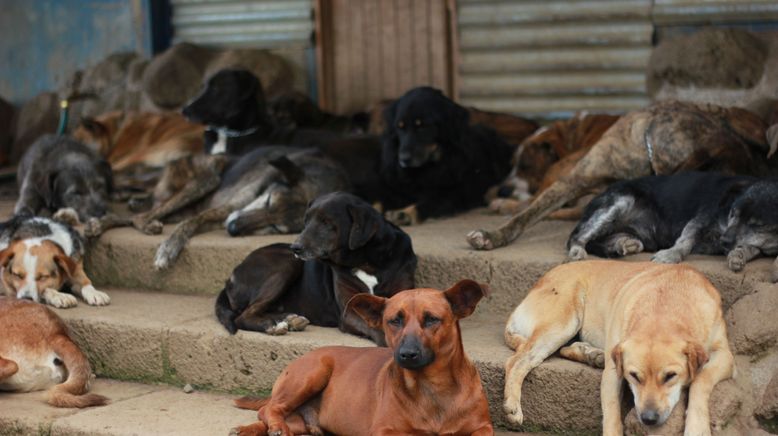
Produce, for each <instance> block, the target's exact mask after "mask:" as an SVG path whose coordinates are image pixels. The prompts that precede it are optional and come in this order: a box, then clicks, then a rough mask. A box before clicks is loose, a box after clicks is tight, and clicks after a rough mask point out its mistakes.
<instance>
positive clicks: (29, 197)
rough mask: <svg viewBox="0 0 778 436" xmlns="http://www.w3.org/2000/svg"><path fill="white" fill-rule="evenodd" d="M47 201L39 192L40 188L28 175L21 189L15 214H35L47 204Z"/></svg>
mask: <svg viewBox="0 0 778 436" xmlns="http://www.w3.org/2000/svg"><path fill="white" fill-rule="evenodd" d="M45 205H46V204H45V201H44V199H43V198H41V196H40V194H38V189H37V187H36V186H35V184H34V183H31V182H30V178H29V177H26V178H25V179H24V182H22V188H21V189H20V190H19V200H17V201H16V205H15V206H14V215H35V214H37V213H38V211H39V210H41V209H43V207H44V206H45Z"/></svg>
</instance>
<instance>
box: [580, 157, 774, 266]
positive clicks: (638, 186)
mask: <svg viewBox="0 0 778 436" xmlns="http://www.w3.org/2000/svg"><path fill="white" fill-rule="evenodd" d="M776 201H778V179H762V180H760V179H758V178H755V177H748V176H727V175H723V174H718V173H701V172H689V173H681V174H676V175H672V176H648V177H641V178H638V179H634V180H626V181H622V182H619V183H615V184H613V185H611V186H610V187H609V188H608V189H607V191H605V192H604V193H603V194H601V195H599V196H597V197H595V198H594V199H593V200H592V202H591V203H589V206H587V208H586V210H585V212H584V217H583V218H582V219H581V221H580V222H579V223H578V226H576V228H575V229H574V230H573V232H572V233H571V234H570V238H569V239H568V241H567V249H568V256H569V257H570V259H572V260H580V259H583V258H584V257H586V255H587V253H588V252H591V253H593V254H596V255H597V256H601V257H621V256H625V255H628V254H634V253H639V252H641V251H644V250H645V251H657V250H659V251H657V253H656V254H654V257H653V259H654V260H655V261H657V262H664V263H678V262H680V261H682V260H683V259H684V257H686V256H687V255H688V254H690V253H699V254H726V255H727V262H728V265H729V268H730V269H731V270H733V271H740V270H741V269H743V267H744V266H745V264H746V262H748V261H750V260H751V259H753V258H755V257H758V256H760V255H767V256H776V255H778V216H776V214H775V213H774V210H775V204H776ZM775 273H776V274H775V277H778V270H776V271H775Z"/></svg>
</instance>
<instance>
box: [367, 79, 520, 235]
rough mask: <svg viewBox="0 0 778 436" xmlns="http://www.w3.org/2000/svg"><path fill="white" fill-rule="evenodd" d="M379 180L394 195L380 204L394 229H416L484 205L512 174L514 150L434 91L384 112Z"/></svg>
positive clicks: (417, 92) (411, 94) (416, 93)
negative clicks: (398, 226) (490, 191)
mask: <svg viewBox="0 0 778 436" xmlns="http://www.w3.org/2000/svg"><path fill="white" fill-rule="evenodd" d="M384 118H385V120H386V131H385V132H384V137H383V150H382V156H381V176H382V178H383V180H384V183H385V184H386V185H388V186H390V187H391V188H392V189H393V190H394V195H392V196H387V197H385V198H383V199H382V202H383V203H384V206H385V207H386V208H387V209H397V208H403V207H406V206H409V205H410V207H408V208H406V209H405V210H402V211H391V212H390V213H388V217H389V218H390V219H391V220H393V221H394V222H396V223H400V224H414V223H417V222H420V221H422V220H424V219H426V218H430V217H439V216H445V215H451V214H454V213H456V212H461V211H465V210H468V209H472V208H474V207H478V206H482V205H484V204H485V203H484V202H485V200H484V194H485V193H486V191H487V190H488V189H489V187H491V186H492V185H496V184H498V183H500V182H501V181H502V180H503V179H504V178H505V176H507V175H508V173H509V172H510V170H511V155H512V153H513V146H511V145H509V144H507V143H506V142H504V141H502V140H501V139H500V138H499V136H498V135H497V133H496V132H495V131H494V130H492V129H489V128H487V127H483V126H481V125H476V126H470V125H469V113H468V111H467V109H465V108H464V107H462V106H459V105H458V104H456V103H454V102H453V101H451V100H450V99H448V98H447V97H446V96H444V95H443V93H441V92H440V91H438V90H437V89H434V88H429V87H421V88H415V89H412V90H410V91H408V92H407V93H406V94H405V95H404V96H402V97H401V98H400V99H398V100H397V101H395V102H394V103H392V104H391V105H390V106H389V107H387V108H386V110H385V111H384Z"/></svg>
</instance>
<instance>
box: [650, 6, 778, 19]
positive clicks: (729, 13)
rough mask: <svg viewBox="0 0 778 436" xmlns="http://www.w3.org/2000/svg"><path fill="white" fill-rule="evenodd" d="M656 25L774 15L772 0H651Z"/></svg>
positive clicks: (777, 8)
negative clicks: (652, 0) (652, 1)
mask: <svg viewBox="0 0 778 436" xmlns="http://www.w3.org/2000/svg"><path fill="white" fill-rule="evenodd" d="M653 16H654V22H655V23H656V24H657V25H679V24H686V25H688V24H709V23H717V24H718V23H739V22H749V21H768V20H777V19H778V1H776V0H756V1H754V0H655V2H654V13H653Z"/></svg>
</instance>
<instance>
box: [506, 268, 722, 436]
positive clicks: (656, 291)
mask: <svg viewBox="0 0 778 436" xmlns="http://www.w3.org/2000/svg"><path fill="white" fill-rule="evenodd" d="M576 336H580V338H581V339H580V340H581V342H574V343H572V344H571V345H569V346H565V347H563V346H564V345H565V344H567V343H568V342H569V341H571V340H572V339H573V338H575V337H576ZM505 342H506V343H507V344H508V346H509V347H511V348H512V349H514V350H516V354H515V355H513V356H512V357H511V358H510V359H509V360H508V362H507V363H506V365H505V370H506V377H505V380H506V381H505V405H504V407H505V412H506V413H507V414H508V419H509V420H510V421H512V422H514V423H517V424H520V423H521V422H522V420H523V415H522V411H521V385H522V383H523V381H524V378H525V377H526V376H527V374H528V373H529V372H530V371H531V370H532V369H533V368H535V367H536V366H538V365H540V363H541V362H543V360H544V359H546V358H547V357H548V356H550V355H551V354H552V353H554V352H555V351H556V350H558V349H559V348H560V347H563V348H562V349H561V350H560V354H561V355H562V356H563V357H565V358H568V359H571V360H575V361H578V362H583V363H588V364H590V365H592V366H597V367H602V366H603V364H604V366H605V370H604V372H603V375H602V386H601V392H602V394H601V400H602V411H603V432H604V434H605V435H606V436H607V435H610V436H612V435H621V434H622V433H623V431H622V421H621V402H620V398H621V385H622V381H624V380H626V381H627V383H628V384H629V386H630V389H631V391H632V393H633V394H634V397H635V411H636V412H637V416H638V419H639V420H640V422H641V423H643V424H644V425H649V426H652V425H661V424H663V423H664V422H665V420H667V418H668V417H669V416H670V413H671V412H672V411H673V408H674V407H675V404H676V403H677V402H678V400H679V398H680V395H681V390H682V389H683V388H685V387H686V386H689V404H688V406H687V408H686V431H685V434H687V435H709V434H710V413H709V407H708V400H709V398H710V394H711V391H712V390H713V388H714V386H716V384H717V383H718V382H720V381H722V380H725V379H728V378H730V377H731V376H732V374H733V371H734V361H733V356H732V353H731V352H730V350H729V344H728V343H727V326H726V323H725V322H724V319H723V317H722V312H721V297H720V296H719V293H718V291H717V290H716V288H714V287H713V285H712V284H711V283H710V282H709V281H708V280H707V279H706V278H705V277H704V276H703V275H702V274H701V273H699V272H697V271H696V270H694V269H693V268H691V267H689V266H684V265H662V264H655V263H650V262H641V263H632V262H617V261H586V262H577V263H569V264H565V265H562V266H559V267H556V268H554V269H552V270H551V271H549V272H548V273H547V274H546V275H545V276H543V277H542V278H541V279H540V280H539V281H538V283H537V284H536V285H535V287H534V288H532V290H531V291H530V292H529V294H528V295H527V297H526V298H525V299H524V301H522V303H521V304H520V305H519V306H518V307H517V308H516V310H515V311H514V312H513V314H512V315H511V317H510V319H509V320H508V324H507V325H506V327H505Z"/></svg>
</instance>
